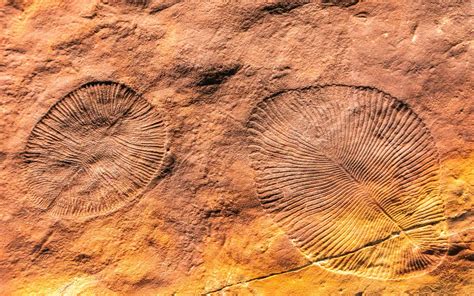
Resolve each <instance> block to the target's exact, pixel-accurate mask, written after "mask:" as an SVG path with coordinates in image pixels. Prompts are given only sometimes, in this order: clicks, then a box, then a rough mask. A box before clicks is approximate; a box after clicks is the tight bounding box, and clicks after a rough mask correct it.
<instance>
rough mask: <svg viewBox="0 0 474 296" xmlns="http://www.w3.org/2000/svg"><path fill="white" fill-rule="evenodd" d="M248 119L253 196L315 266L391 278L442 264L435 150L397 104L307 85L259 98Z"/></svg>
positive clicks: (348, 89)
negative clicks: (254, 181)
mask: <svg viewBox="0 0 474 296" xmlns="http://www.w3.org/2000/svg"><path fill="white" fill-rule="evenodd" d="M248 124H249V132H250V142H251V146H250V147H251V150H252V154H251V158H252V164H253V167H254V168H255V170H256V174H257V180H256V183H257V192H258V195H259V198H260V202H261V204H262V206H263V207H264V208H265V210H266V211H267V212H268V213H269V214H270V216H271V217H272V218H273V219H274V220H275V221H276V222H277V223H278V225H279V226H280V227H281V228H282V229H283V230H284V231H285V232H286V233H287V234H288V235H289V237H290V238H291V240H292V242H293V243H294V244H295V245H296V246H297V247H298V249H299V250H300V251H301V252H302V253H303V254H305V255H306V256H307V257H308V258H309V259H310V260H311V261H312V262H314V264H318V265H320V266H322V267H324V268H327V269H330V270H332V271H335V272H341V273H351V274H356V275H360V276H365V277H371V278H379V279H399V278H406V277H411V276H415V275H417V274H421V273H425V272H427V271H430V270H433V269H434V268H435V267H436V266H438V265H439V263H440V262H441V261H442V259H443V257H444V255H445V252H446V248H447V242H446V239H445V237H444V232H445V227H446V226H445V222H444V219H445V218H444V205H443V200H442V198H441V196H440V193H439V188H438V187H439V186H438V181H439V180H438V178H439V176H438V171H439V160H438V154H437V151H436V148H435V145H434V142H433V139H432V137H431V135H430V133H429V131H428V129H427V128H426V126H425V125H424V124H423V123H422V121H421V120H420V118H418V116H417V115H416V114H415V113H414V112H413V111H412V110H411V109H410V108H409V107H408V106H407V105H406V104H404V103H402V102H400V101H399V100H397V99H395V98H393V97H391V96H390V95H387V94H385V93H383V92H381V91H378V90H375V89H371V88H363V87H352V86H338V85H334V86H321V87H313V88H307V89H301V90H292V91H287V92H283V93H280V94H277V95H274V96H272V97H270V98H267V99H266V100H264V101H263V102H261V103H260V104H258V106H257V107H256V108H255V109H254V111H253V113H252V115H251V117H250V120H249V123H248Z"/></svg>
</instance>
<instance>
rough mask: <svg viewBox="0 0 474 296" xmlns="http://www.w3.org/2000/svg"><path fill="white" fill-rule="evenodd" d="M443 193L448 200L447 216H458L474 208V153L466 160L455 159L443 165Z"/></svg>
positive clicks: (446, 161)
mask: <svg viewBox="0 0 474 296" xmlns="http://www.w3.org/2000/svg"><path fill="white" fill-rule="evenodd" d="M442 168H443V172H444V173H443V176H442V182H441V185H442V191H443V193H444V195H445V200H446V215H447V216H448V217H452V216H457V215H460V214H462V213H463V212H466V211H468V210H472V208H473V207H474V198H473V188H474V153H471V154H470V155H469V156H467V157H465V158H453V159H448V160H445V161H444V162H443V163H442Z"/></svg>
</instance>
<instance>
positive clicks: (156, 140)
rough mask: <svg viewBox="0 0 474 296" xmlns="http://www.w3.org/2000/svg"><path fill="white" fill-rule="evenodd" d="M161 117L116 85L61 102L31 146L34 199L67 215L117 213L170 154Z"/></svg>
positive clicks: (88, 88)
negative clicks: (167, 149)
mask: <svg viewBox="0 0 474 296" xmlns="http://www.w3.org/2000/svg"><path fill="white" fill-rule="evenodd" d="M166 138H167V137H166V128H165V124H164V122H163V119H162V117H161V115H160V114H159V113H158V112H157V111H156V110H155V109H154V108H153V106H152V105H151V104H150V103H148V102H147V101H146V100H145V99H144V98H143V97H141V96H140V95H138V94H137V93H136V92H135V91H133V90H132V89H130V88H129V87H127V86H125V85H123V84H118V83H115V82H92V83H88V84H85V85H83V86H81V87H79V88H78V89H76V90H74V91H72V92H71V93H69V94H68V95H66V96H65V97H64V98H62V99H61V100H59V101H58V102H57V103H56V104H55V105H53V106H52V107H51V109H50V110H49V111H48V112H47V113H46V114H45V115H44V116H43V117H42V118H41V120H40V121H39V122H38V123H37V124H36V126H35V127H34V129H33V131H32V132H31V134H30V137H29V139H28V142H27V144H26V148H25V152H24V157H25V158H24V159H25V163H26V172H27V176H28V178H27V185H28V189H29V191H30V192H31V195H32V197H33V201H34V202H35V203H36V204H37V205H39V206H40V207H41V208H43V209H45V210H48V211H50V212H51V213H53V214H56V215H61V216H69V215H71V216H90V215H98V214H103V213H108V212H111V211H114V210H116V209H118V208H120V207H122V206H124V205H125V204H127V203H128V202H130V201H131V200H133V199H134V198H136V197H137V195H139V193H140V192H142V190H143V189H144V188H145V187H146V186H147V185H148V184H149V183H150V181H151V180H152V179H153V178H154V176H155V175H156V173H157V171H158V170H159V168H160V166H161V163H162V160H163V156H164V154H165V151H166V147H165V146H166Z"/></svg>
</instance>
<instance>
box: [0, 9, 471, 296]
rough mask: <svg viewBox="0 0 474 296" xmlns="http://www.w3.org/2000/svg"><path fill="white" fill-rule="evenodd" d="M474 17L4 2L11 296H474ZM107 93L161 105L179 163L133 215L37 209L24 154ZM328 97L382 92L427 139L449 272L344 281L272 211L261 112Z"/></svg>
mask: <svg viewBox="0 0 474 296" xmlns="http://www.w3.org/2000/svg"><path fill="white" fill-rule="evenodd" d="M472 10H473V4H472V1H467V0H466V1H464V0H459V1H457V0H447V1H440V0H427V1H395V0H391V1H376V0H366V1H357V0H356V1H336V0H332V1H299V0H298V1H281V0H280V1H278V0H272V1H266V0H265V1H263V0H262V1H260V0H256V1H224V0H223V1H218V0H212V1H179V0H163V1H161V0H153V1H145V0H144V1H139V0H137V1H131V0H128V1H127V0H114V1H112V0H109V1H105V0H102V1H93V0H91V1H53V0H6V1H3V4H1V6H0V17H1V18H0V25H1V30H2V34H0V39H1V43H0V44H1V58H0V112H1V117H0V209H1V211H0V229H1V230H0V294H1V295H90V294H96V295H172V294H175V295H199V294H204V293H211V294H212V293H216V294H219V293H221V294H226V295H399V294H401V295H472V294H474V283H473V280H474V272H473V267H474V264H473V259H474V245H473V243H474V228H473V227H474V226H473V221H474V219H473V204H474V198H473V190H474V187H473V186H474V185H473V183H474V152H473V148H474V133H473V128H472V127H473V124H474V104H473V99H472V95H473V91H472V90H473V81H474V80H473V75H472V58H473V51H472V36H473V35H472V34H473V32H472V13H473V11H472ZM92 81H115V82H118V83H123V84H124V85H127V86H129V87H130V88H131V89H133V90H135V91H136V92H137V93H139V94H141V95H142V96H143V98H145V99H146V100H147V101H148V102H149V103H151V104H152V105H153V106H154V108H156V110H157V112H159V113H160V114H161V116H162V117H163V118H164V121H165V122H166V128H167V151H166V155H165V156H164V159H163V161H162V165H161V168H160V170H159V172H157V174H156V177H155V179H154V180H153V181H152V182H151V183H150V184H149V185H148V188H147V190H145V191H144V193H143V194H141V195H139V196H137V197H136V198H135V199H134V201H133V202H130V203H128V204H126V205H125V206H124V207H121V208H119V209H117V210H115V211H111V212H107V213H106V214H102V215H98V216H93V217H82V216H73V217H63V216H58V215H54V214H53V213H51V212H50V211H48V209H42V208H41V207H38V205H37V204H35V203H33V202H32V197H31V190H29V189H30V188H29V187H28V185H27V184H28V180H29V178H31V175H30V174H28V173H27V172H26V170H25V160H24V153H25V149H26V148H25V147H26V145H27V142H28V138H29V136H30V134H31V132H32V130H33V128H34V127H35V126H36V124H37V123H38V121H39V120H40V119H41V118H42V117H43V116H44V115H45V114H46V113H47V112H48V110H50V108H51V106H53V105H54V104H55V103H56V102H58V101H59V100H60V99H61V98H63V97H64V96H66V95H67V94H68V93H70V92H71V91H73V90H75V89H77V88H79V87H80V86H81V85H84V84H86V83H89V82H92ZM326 84H341V85H349V86H368V87H373V88H376V89H379V90H382V91H384V92H385V93H388V94H390V95H391V96H393V97H395V98H397V99H399V100H401V101H403V102H404V103H406V104H408V105H409V106H410V108H411V109H412V110H413V111H414V112H415V113H416V114H417V115H418V117H419V118H420V119H421V120H422V121H423V122H424V124H425V125H426V127H427V129H429V131H430V133H431V135H432V137H433V140H434V143H436V149H437V151H438V153H439V159H440V190H441V195H442V198H443V200H444V205H445V208H444V217H445V221H443V223H446V225H447V231H446V232H445V233H443V235H444V236H445V237H446V239H447V240H448V242H449V247H448V250H447V252H446V254H445V255H444V259H443V260H442V262H441V263H440V265H439V266H438V267H437V268H436V269H434V270H433V271H431V272H426V273H424V274H421V275H417V276H416V277H413V278H409V279H399V280H378V279H371V278H367V277H364V276H357V275H353V274H350V273H342V272H337V271H336V272H332V271H328V270H326V269H324V268H322V267H321V266H319V265H317V264H311V262H310V261H308V259H307V258H306V257H305V256H304V255H303V253H301V252H300V251H299V250H298V248H296V247H295V245H294V244H293V243H292V241H291V240H290V238H289V237H288V236H287V234H286V233H285V232H284V231H283V230H282V229H281V228H280V227H278V226H277V224H276V223H275V222H274V220H272V218H271V215H267V213H266V212H265V210H264V209H263V208H262V206H261V204H260V202H259V199H258V196H257V192H256V182H255V178H256V172H255V170H254V168H253V167H252V166H251V160H250V157H249V155H250V153H251V149H250V148H249V142H248V120H249V118H250V116H251V113H252V110H253V109H254V107H255V106H256V105H257V104H258V103H259V102H261V101H262V100H263V98H265V97H268V96H271V95H273V94H276V93H278V92H281V91H283V90H285V89H300V88H305V87H308V86H314V85H326ZM52 170H53V168H52ZM48 174H52V175H54V170H53V172H51V171H49V172H48ZM356 222H357V221H356ZM359 222H360V221H359ZM360 223H363V221H362V222H360Z"/></svg>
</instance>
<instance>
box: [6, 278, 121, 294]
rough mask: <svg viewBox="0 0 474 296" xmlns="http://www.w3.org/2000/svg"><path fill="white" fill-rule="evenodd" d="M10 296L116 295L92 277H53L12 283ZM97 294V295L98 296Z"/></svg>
mask: <svg viewBox="0 0 474 296" xmlns="http://www.w3.org/2000/svg"><path fill="white" fill-rule="evenodd" d="M13 285H14V286H15V287H14V288H12V291H15V292H13V294H11V295H12V296H26V295H35V296H36V295H37V296H42V295H45V296H46V295H52V296H73V295H99V294H100V295H116V294H115V293H113V292H112V291H110V290H109V289H107V288H105V287H102V286H100V285H99V283H98V280H97V279H96V278H95V277H93V276H88V275H80V276H71V277H68V276H63V277H61V276H53V275H49V276H47V277H42V278H36V279H33V280H29V281H28V282H18V283H13ZM98 293H99V294H98Z"/></svg>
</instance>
